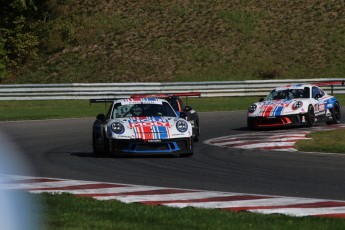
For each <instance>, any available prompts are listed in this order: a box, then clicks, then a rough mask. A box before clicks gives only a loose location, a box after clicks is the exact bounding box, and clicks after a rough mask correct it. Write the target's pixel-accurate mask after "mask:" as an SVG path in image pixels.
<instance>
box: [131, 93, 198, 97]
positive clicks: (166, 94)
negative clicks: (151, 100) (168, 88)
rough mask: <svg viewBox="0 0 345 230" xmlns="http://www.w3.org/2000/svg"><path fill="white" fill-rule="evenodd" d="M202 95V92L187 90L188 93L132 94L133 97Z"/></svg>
mask: <svg viewBox="0 0 345 230" xmlns="http://www.w3.org/2000/svg"><path fill="white" fill-rule="evenodd" d="M174 96H175V97H201V93H200V92H186V93H158V94H150V93H147V94H132V95H131V98H138V97H157V98H164V97H174Z"/></svg>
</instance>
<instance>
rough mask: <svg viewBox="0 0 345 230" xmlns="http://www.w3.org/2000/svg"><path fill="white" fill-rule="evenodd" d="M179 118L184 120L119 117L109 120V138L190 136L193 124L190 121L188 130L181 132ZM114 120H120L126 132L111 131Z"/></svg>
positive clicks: (146, 138)
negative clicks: (177, 124)
mask: <svg viewBox="0 0 345 230" xmlns="http://www.w3.org/2000/svg"><path fill="white" fill-rule="evenodd" d="M178 120H183V119H180V118H177V117H162V116H154V117H130V118H117V119H113V120H109V121H108V123H107V129H106V130H107V136H108V138H117V139H144V140H159V139H170V138H181V137H190V136H191V135H192V126H191V124H190V123H189V122H187V121H185V120H183V121H185V122H187V124H188V130H187V131H186V132H180V131H178V130H177V128H176V123H177V121H178ZM114 122H119V123H121V124H122V125H123V126H124V132H123V133H121V134H116V133H114V132H112V131H111V125H112V124H113V123H114Z"/></svg>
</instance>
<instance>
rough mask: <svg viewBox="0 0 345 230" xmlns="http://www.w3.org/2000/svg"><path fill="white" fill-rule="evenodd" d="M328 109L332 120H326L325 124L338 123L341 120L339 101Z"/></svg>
mask: <svg viewBox="0 0 345 230" xmlns="http://www.w3.org/2000/svg"><path fill="white" fill-rule="evenodd" d="M329 111H330V112H331V114H332V121H327V122H326V124H327V125H331V124H339V123H340V122H341V116H340V106H339V103H338V102H336V103H335V104H334V106H333V108H332V109H329Z"/></svg>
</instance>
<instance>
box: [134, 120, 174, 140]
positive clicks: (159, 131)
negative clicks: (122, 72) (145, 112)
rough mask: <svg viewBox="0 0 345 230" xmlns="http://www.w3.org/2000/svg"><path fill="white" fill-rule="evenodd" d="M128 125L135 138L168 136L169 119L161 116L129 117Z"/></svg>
mask: <svg viewBox="0 0 345 230" xmlns="http://www.w3.org/2000/svg"><path fill="white" fill-rule="evenodd" d="M128 125H129V127H130V128H132V129H133V131H134V136H135V138H139V139H144V140H149V139H167V138H169V137H170V132H169V128H170V124H169V121H168V119H164V118H162V117H131V118H130V119H129V120H128Z"/></svg>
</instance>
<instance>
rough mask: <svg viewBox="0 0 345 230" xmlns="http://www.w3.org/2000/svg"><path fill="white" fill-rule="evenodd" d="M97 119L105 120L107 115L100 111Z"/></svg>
mask: <svg viewBox="0 0 345 230" xmlns="http://www.w3.org/2000/svg"><path fill="white" fill-rule="evenodd" d="M96 119H97V120H101V121H105V115H104V114H103V113H100V114H98V115H97V117H96Z"/></svg>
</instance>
